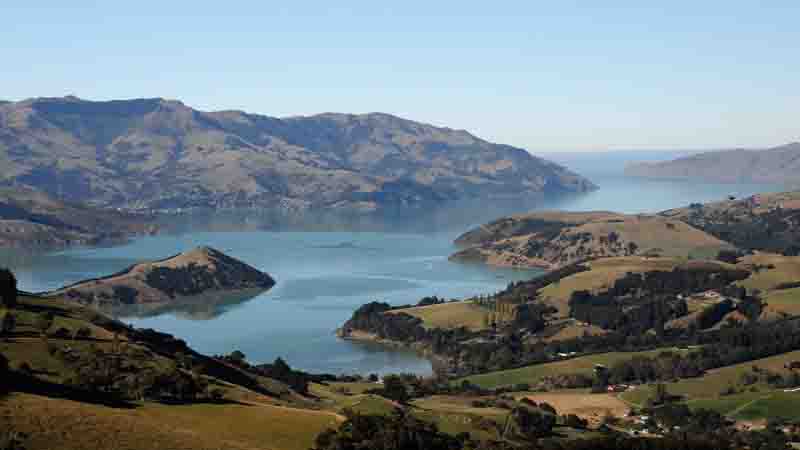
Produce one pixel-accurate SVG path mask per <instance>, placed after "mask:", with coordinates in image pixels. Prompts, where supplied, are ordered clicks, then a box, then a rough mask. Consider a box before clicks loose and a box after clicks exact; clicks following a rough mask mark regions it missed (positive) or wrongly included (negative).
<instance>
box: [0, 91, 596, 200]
mask: <svg viewBox="0 0 800 450" xmlns="http://www.w3.org/2000/svg"><path fill="white" fill-rule="evenodd" d="M0 166H2V167H3V168H4V172H3V176H2V177H0V183H5V184H9V183H12V182H13V183H19V184H24V185H29V186H32V187H35V188H37V189H41V190H43V191H45V192H47V193H49V194H51V195H54V196H56V197H58V198H61V199H67V200H74V201H80V202H89V203H92V204H94V205H97V206H104V207H109V206H111V207H123V208H130V209H171V208H211V209H218V208H248V207H250V208H253V207H255V208H265V207H266V208H279V209H285V210H307V209H311V208H321V207H325V208H334V209H340V208H343V209H356V210H368V211H372V210H377V209H381V208H384V207H394V206H417V205H424V204H441V203H445V202H447V201H451V200H456V199H463V198H474V197H492V196H511V195H521V194H542V193H551V192H559V193H560V192H584V191H588V190H592V189H595V188H596V186H594V185H593V184H592V183H591V182H590V181H588V180H587V179H585V178H583V177H581V176H580V175H578V174H575V173H573V172H571V171H569V170H567V169H566V168H564V167H562V166H559V165H558V164H555V163H552V162H550V161H547V160H544V159H541V158H538V157H536V156H533V155H531V154H529V153H528V152H527V151H525V150H523V149H520V148H517V147H512V146H509V145H501V144H493V143H490V142H488V141H485V140H482V139H480V138H477V137H475V136H474V135H472V134H470V133H469V132H467V131H465V130H454V129H452V128H445V127H437V126H433V125H429V124H424V123H419V122H414V121H411V120H407V119H404V118H400V117H397V116H394V115H390V114H386V113H367V114H345V113H322V114H317V115H312V116H295V117H289V118H275V117H270V116H265V115H260V114H252V113H247V112H243V111H238V110H225V111H211V112H205V111H200V110H197V109H193V108H191V107H188V106H186V105H185V104H184V103H182V102H180V101H178V100H166V99H163V98H150V99H132V100H110V101H97V102H95V101H86V100H81V99H78V98H76V97H63V98H54V97H47V98H34V99H27V100H23V101H20V102H14V103H7V104H0Z"/></svg>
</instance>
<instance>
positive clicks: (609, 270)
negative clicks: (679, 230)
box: [540, 256, 685, 317]
mask: <svg viewBox="0 0 800 450" xmlns="http://www.w3.org/2000/svg"><path fill="white" fill-rule="evenodd" d="M684 262H685V260H683V259H680V258H649V257H642V256H626V257H617V258H602V259H598V260H594V261H590V262H588V263H586V265H587V266H588V267H590V268H591V270H589V271H586V272H580V273H576V274H574V275H571V276H569V277H567V278H564V279H562V280H560V281H559V282H557V283H552V284H550V285H548V286H546V287H545V288H544V289H542V290H541V291H540V294H541V295H540V298H541V299H542V300H543V301H545V302H546V303H548V304H550V305H552V306H553V307H555V308H556V309H558V312H559V315H561V316H562V317H566V316H568V315H569V305H568V302H569V298H570V296H571V295H572V293H573V292H575V291H579V290H588V291H591V292H599V291H603V290H607V289H608V288H609V287H611V286H612V285H613V284H614V282H615V281H617V280H618V279H620V278H622V277H623V276H625V274H627V273H629V272H633V273H643V272H649V271H652V270H663V271H670V270H672V269H674V268H675V267H678V266H680V265H681V264H683V263H684Z"/></svg>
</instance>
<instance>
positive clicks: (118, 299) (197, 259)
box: [47, 247, 275, 310]
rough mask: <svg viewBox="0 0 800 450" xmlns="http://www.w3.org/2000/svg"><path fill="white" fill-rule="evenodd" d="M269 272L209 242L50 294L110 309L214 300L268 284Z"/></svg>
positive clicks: (255, 290) (271, 283) (270, 282)
mask: <svg viewBox="0 0 800 450" xmlns="http://www.w3.org/2000/svg"><path fill="white" fill-rule="evenodd" d="M274 285H275V281H274V280H273V279H272V277H270V276H269V275H267V274H265V273H263V272H261V271H259V270H257V269H255V268H253V267H251V266H249V265H247V264H245V263H243V262H241V261H239V260H237V259H234V258H231V257H230V256H227V255H225V254H224V253H222V252H220V251H218V250H215V249H213V248H209V247H199V248H196V249H194V250H191V251H189V252H185V253H181V254H178V255H175V256H172V257H170V258H167V259H163V260H160V261H153V262H145V263H140V264H136V265H134V266H131V267H130V268H128V269H126V270H124V271H122V272H119V273H116V274H114V275H110V276H108V277H105V278H98V279H94V280H87V281H81V282H79V283H76V284H73V285H70V286H66V287H64V288H61V289H59V290H57V291H55V292H52V293H49V294H47V296H64V297H65V298H67V299H71V300H74V301H77V302H79V303H82V304H87V305H92V306H95V307H99V308H101V309H106V310H109V309H110V310H116V308H120V307H125V306H132V305H146V306H149V307H151V308H152V307H156V306H159V305H164V304H173V303H181V302H189V301H192V302H197V301H213V300H214V299H219V298H224V297H227V296H230V295H233V294H241V293H253V294H254V293H257V292H261V291H265V290H267V289H270V288H271V287H272V286H274Z"/></svg>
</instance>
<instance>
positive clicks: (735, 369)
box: [620, 351, 800, 420]
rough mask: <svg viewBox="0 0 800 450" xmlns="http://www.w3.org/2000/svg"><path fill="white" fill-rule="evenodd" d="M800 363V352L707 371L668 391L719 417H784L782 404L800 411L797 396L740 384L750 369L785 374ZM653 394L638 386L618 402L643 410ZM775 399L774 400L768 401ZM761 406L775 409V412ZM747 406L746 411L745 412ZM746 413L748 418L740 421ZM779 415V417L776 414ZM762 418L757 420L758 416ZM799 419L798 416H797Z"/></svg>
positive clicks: (760, 385) (650, 389)
mask: <svg viewBox="0 0 800 450" xmlns="http://www.w3.org/2000/svg"><path fill="white" fill-rule="evenodd" d="M797 360H800V351H795V352H790V353H785V354H782V355H777V356H772V357H769V358H763V359H759V360H755V361H749V362H746V363H742V364H736V365H733V366H728V367H722V368H719V369H714V370H711V371H709V372H708V373H707V374H705V375H704V376H703V377H700V378H692V379H685V380H679V381H677V382H674V383H667V384H666V386H667V391H668V392H669V393H670V394H672V395H679V396H682V397H683V398H684V399H685V401H686V403H687V404H688V405H689V406H690V407H692V408H707V409H713V410H715V411H718V412H720V413H722V414H729V415H732V417H734V418H742V419H745V420H750V419H752V418H766V417H772V416H776V415H781V416H783V415H785V414H786V413H785V412H783V410H784V409H785V408H784V407H783V406H782V404H783V403H787V404H789V405H790V406H793V407H796V408H798V411H800V395H797V394H800V392H795V393H785V394H786V395H784V392H783V391H781V390H775V389H774V388H772V387H770V386H769V385H767V384H765V383H763V382H758V383H755V384H752V385H745V384H743V383H742V376H743V375H745V374H747V373H749V372H750V373H752V372H753V367H754V366H755V367H757V368H758V369H759V370H769V371H771V372H777V373H783V374H785V373H787V369H785V368H784V365H785V364H786V363H787V362H790V361H797ZM728 388H733V389H734V391H736V392H737V393H735V394H729V395H722V393H723V391H724V390H727V389H728ZM652 394H653V387H652V386H640V387H638V388H637V389H635V390H632V391H628V392H624V393H622V394H621V395H620V398H621V399H622V400H624V401H625V402H628V403H629V404H631V405H633V406H638V407H640V406H642V405H644V404H645V402H646V401H647V399H648V398H650V397H651V396H652ZM772 398H774V400H770V399H772ZM763 405H768V406H769V405H775V408H776V409H774V410H771V409H768V408H766V407H765V406H763ZM745 406H747V408H744V407H745ZM745 411H746V415H747V417H740V415H741V414H744V413H745ZM779 413H780V414H779ZM759 414H761V415H760V416H758V415H759ZM799 415H800V414H799Z"/></svg>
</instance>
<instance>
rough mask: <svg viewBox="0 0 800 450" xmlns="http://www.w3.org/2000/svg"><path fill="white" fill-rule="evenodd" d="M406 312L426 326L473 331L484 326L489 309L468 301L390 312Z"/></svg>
mask: <svg viewBox="0 0 800 450" xmlns="http://www.w3.org/2000/svg"><path fill="white" fill-rule="evenodd" d="M401 312H402V313H406V314H410V315H412V316H414V317H418V318H420V319H422V321H423V324H424V326H425V327H427V328H444V329H452V328H458V327H466V328H469V329H470V330H473V331H479V330H482V329H484V328H486V318H487V317H488V313H489V311H488V310H486V309H485V308H482V307H480V306H478V305H476V304H474V303H472V302H470V301H463V302H452V303H443V304H440V305H430V306H418V307H414V308H405V309H398V310H394V311H391V312H390V314H393V313H394V314H396V313H401Z"/></svg>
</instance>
